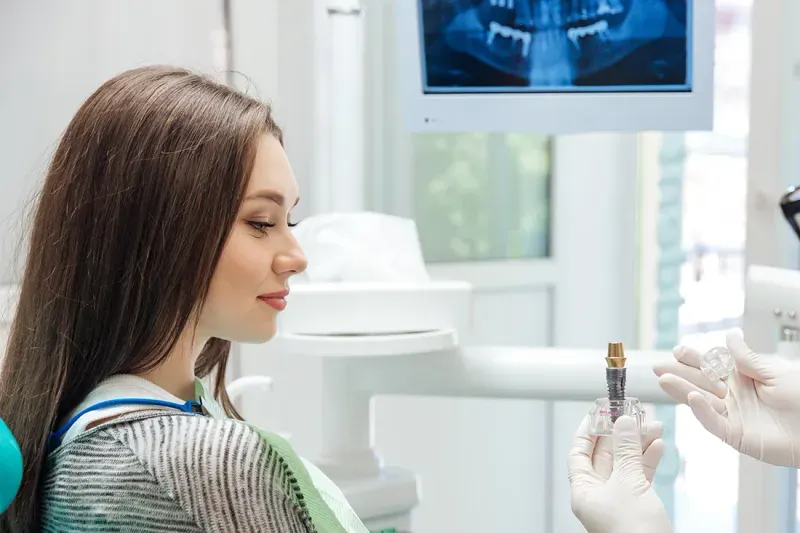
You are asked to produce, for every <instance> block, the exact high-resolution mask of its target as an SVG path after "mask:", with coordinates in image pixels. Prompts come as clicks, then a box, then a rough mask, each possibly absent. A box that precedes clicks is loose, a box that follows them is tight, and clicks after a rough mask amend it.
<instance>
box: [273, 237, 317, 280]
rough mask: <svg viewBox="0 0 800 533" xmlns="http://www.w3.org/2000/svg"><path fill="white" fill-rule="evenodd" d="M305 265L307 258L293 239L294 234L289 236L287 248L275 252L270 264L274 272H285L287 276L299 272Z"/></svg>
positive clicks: (306, 264)
mask: <svg viewBox="0 0 800 533" xmlns="http://www.w3.org/2000/svg"><path fill="white" fill-rule="evenodd" d="M307 266H308V260H307V259H306V256H305V254H304V253H303V250H302V249H301V248H300V245H299V244H298V242H297V241H296V240H295V239H294V236H292V238H291V245H290V246H289V248H288V249H286V250H285V251H283V252H282V253H279V254H277V255H276V256H275V260H274V262H273V265H272V267H273V270H274V271H275V273H276V274H285V275H289V276H293V275H295V274H300V273H301V272H303V271H304V270H305V269H306V267H307Z"/></svg>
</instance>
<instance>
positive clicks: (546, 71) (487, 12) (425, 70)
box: [417, 0, 711, 94]
mask: <svg viewBox="0 0 800 533" xmlns="http://www.w3.org/2000/svg"><path fill="white" fill-rule="evenodd" d="M709 1H711V0H709ZM417 2H419V4H418V7H419V9H418V10H417V12H418V15H419V19H420V20H419V24H420V30H421V31H420V32H419V35H420V39H421V42H420V53H421V55H422V57H421V58H420V59H421V61H420V64H421V65H422V73H421V74H422V76H421V78H422V85H423V87H422V90H423V92H424V93H425V94H461V93H469V94H480V93H534V92H538V93H564V92H572V93H575V92H617V93H619V92H632V93H653V92H691V91H692V64H691V61H692V49H691V46H692V31H691V28H692V21H691V17H692V0H417Z"/></svg>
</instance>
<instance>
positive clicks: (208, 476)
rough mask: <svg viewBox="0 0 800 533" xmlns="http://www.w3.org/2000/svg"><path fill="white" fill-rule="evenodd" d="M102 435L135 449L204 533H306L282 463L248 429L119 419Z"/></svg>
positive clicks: (175, 418) (185, 420)
mask: <svg viewBox="0 0 800 533" xmlns="http://www.w3.org/2000/svg"><path fill="white" fill-rule="evenodd" d="M103 432H104V433H105V434H106V435H107V436H109V437H112V438H113V439H114V440H116V441H118V442H119V443H121V444H122V445H124V447H125V448H127V449H129V450H130V451H131V452H132V453H133V454H134V455H135V456H136V457H137V459H138V460H139V461H140V463H141V464H142V465H143V467H144V468H145V469H146V470H147V471H149V472H150V473H151V474H152V475H153V477H154V478H155V479H156V480H157V481H158V483H159V485H161V486H162V487H163V488H164V489H166V491H167V492H168V493H169V494H170V495H171V496H172V497H173V498H175V499H176V500H177V501H178V503H179V504H180V505H181V507H183V508H184V509H186V510H187V512H188V513H189V514H190V515H192V517H193V518H194V519H195V520H196V521H197V523H198V524H199V525H201V527H203V528H204V530H212V529H214V525H215V524H216V525H218V524H220V523H224V524H226V526H227V527H229V528H230V530H231V531H276V532H278V531H280V532H284V531H286V532H304V531H306V527H307V521H308V517H307V513H306V512H305V510H304V509H303V508H302V506H301V505H300V503H299V502H297V501H296V500H295V499H294V497H293V496H294V494H295V493H294V491H293V489H292V485H291V482H292V479H293V478H292V476H291V473H290V472H289V471H288V470H287V469H286V468H285V464H284V462H283V459H281V458H280V456H279V455H278V454H277V453H276V452H275V450H273V449H272V448H271V447H270V446H269V445H268V444H267V443H266V442H265V441H264V439H262V438H261V436H260V435H259V434H258V432H256V431H255V430H254V429H253V428H251V427H250V426H248V425H246V424H244V423H240V422H236V421H232V420H216V419H212V418H208V417H203V416H197V415H182V414H170V415H162V416H150V417H146V418H140V419H137V420H130V421H121V422H120V423H116V424H113V425H110V426H107V427H105V428H103ZM270 524H271V525H272V526H273V527H264V526H265V525H267V526H269V525H270ZM209 528H210V529H209Z"/></svg>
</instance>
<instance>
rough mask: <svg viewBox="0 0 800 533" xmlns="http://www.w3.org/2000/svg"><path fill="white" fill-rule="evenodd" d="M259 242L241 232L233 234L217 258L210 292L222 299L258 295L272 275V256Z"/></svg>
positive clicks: (262, 243)
mask: <svg viewBox="0 0 800 533" xmlns="http://www.w3.org/2000/svg"><path fill="white" fill-rule="evenodd" d="M264 239H266V237H264V238H262V239H257V238H255V237H253V236H252V235H248V234H246V233H245V232H234V233H233V235H231V238H230V239H229V241H228V244H227V245H226V246H225V250H224V251H223V252H222V257H220V261H219V265H218V266H217V270H216V272H215V273H214V279H213V280H212V289H214V292H215V293H216V294H215V296H218V297H220V298H222V299H226V296H231V297H235V298H240V297H242V296H248V297H249V299H253V300H254V299H255V298H256V296H258V295H259V294H261V292H260V289H263V288H264V284H265V281H266V280H268V279H269V277H270V274H271V272H272V255H271V254H270V253H269V250H268V248H267V246H266V244H265V243H264V242H263V240H264Z"/></svg>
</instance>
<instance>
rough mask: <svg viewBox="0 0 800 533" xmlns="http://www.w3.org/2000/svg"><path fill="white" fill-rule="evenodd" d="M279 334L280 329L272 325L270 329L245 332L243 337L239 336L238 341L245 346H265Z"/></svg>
mask: <svg viewBox="0 0 800 533" xmlns="http://www.w3.org/2000/svg"><path fill="white" fill-rule="evenodd" d="M277 333H278V328H277V327H276V326H275V325H272V326H271V327H269V328H264V327H262V328H261V329H260V330H254V331H248V332H244V333H243V334H242V335H239V336H238V337H239V338H238V339H237V340H238V342H242V343H244V344H263V343H265V342H268V341H270V340H272V339H273V338H274V337H275V335H276V334H277Z"/></svg>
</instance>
